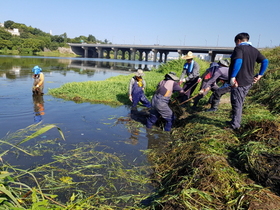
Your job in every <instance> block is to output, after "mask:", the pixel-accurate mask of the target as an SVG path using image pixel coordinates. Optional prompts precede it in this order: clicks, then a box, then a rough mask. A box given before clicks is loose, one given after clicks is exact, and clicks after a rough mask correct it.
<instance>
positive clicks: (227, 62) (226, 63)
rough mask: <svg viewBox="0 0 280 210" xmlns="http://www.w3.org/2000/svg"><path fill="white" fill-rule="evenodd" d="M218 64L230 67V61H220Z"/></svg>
mask: <svg viewBox="0 0 280 210" xmlns="http://www.w3.org/2000/svg"><path fill="white" fill-rule="evenodd" d="M218 64H222V65H223V66H226V67H229V61H228V60H220V61H219V62H218Z"/></svg>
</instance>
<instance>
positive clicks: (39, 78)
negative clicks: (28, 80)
mask: <svg viewBox="0 0 280 210" xmlns="http://www.w3.org/2000/svg"><path fill="white" fill-rule="evenodd" d="M32 72H33V73H34V74H33V79H34V82H33V87H32V92H33V94H35V95H43V94H44V93H43V90H44V80H45V77H44V74H43V73H42V69H41V68H40V67H39V66H34V68H33V69H32Z"/></svg>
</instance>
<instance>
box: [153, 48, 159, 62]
mask: <svg viewBox="0 0 280 210" xmlns="http://www.w3.org/2000/svg"><path fill="white" fill-rule="evenodd" d="M152 51H153V52H154V56H153V62H156V61H157V53H158V50H155V49H153V50H152Z"/></svg>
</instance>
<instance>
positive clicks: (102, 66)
mask: <svg viewBox="0 0 280 210" xmlns="http://www.w3.org/2000/svg"><path fill="white" fill-rule="evenodd" d="M0 64H1V65H0V76H1V77H3V78H6V79H16V78H26V77H30V75H31V74H32V72H31V69H32V67H33V66H34V65H39V66H40V67H41V68H42V69H43V72H54V71H55V72H57V71H58V72H60V73H61V74H62V75H66V74H67V72H69V71H74V72H76V73H78V74H87V75H88V76H93V75H94V73H95V72H100V71H114V72H115V73H116V72H118V73H123V72H124V71H126V72H127V73H130V72H131V71H132V72H133V71H137V69H142V70H144V71H150V70H151V69H152V68H157V67H158V66H159V65H160V64H159V63H157V62H151V61H127V60H125V61H124V60H114V59H93V58H48V57H39V56H38V57H36V56H3V55H2V56H1V55H0Z"/></svg>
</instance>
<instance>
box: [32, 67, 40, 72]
mask: <svg viewBox="0 0 280 210" xmlns="http://www.w3.org/2000/svg"><path fill="white" fill-rule="evenodd" d="M41 71H42V69H41V68H40V67H39V66H34V68H33V69H32V72H34V74H40V72H41Z"/></svg>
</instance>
